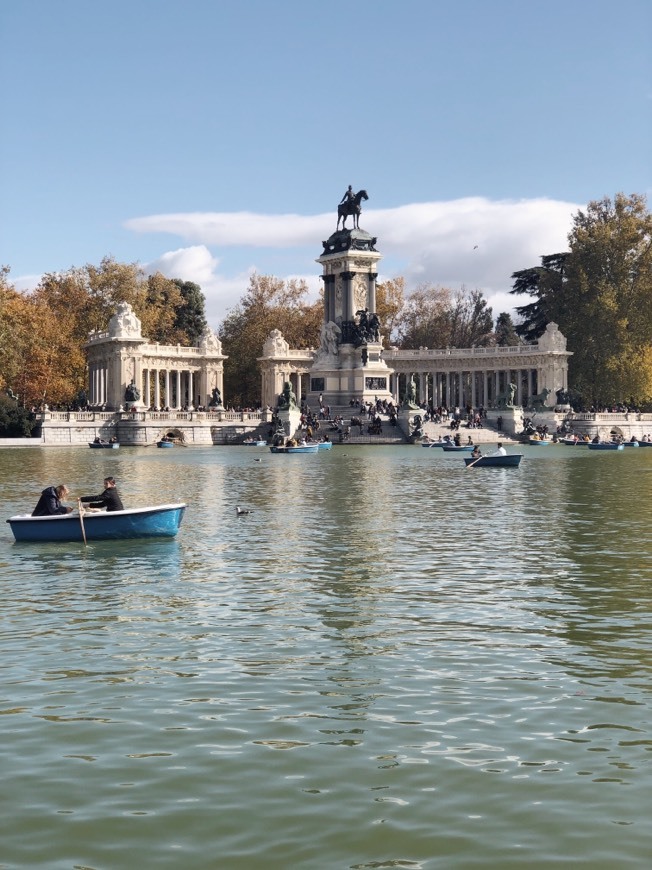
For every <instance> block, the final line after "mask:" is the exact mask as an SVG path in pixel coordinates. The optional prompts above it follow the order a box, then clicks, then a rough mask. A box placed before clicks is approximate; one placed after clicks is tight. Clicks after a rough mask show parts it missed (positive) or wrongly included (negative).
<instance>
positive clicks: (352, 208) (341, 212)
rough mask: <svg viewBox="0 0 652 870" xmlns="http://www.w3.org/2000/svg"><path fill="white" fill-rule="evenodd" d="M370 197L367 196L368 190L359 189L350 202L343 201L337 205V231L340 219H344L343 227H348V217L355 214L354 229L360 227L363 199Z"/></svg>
mask: <svg viewBox="0 0 652 870" xmlns="http://www.w3.org/2000/svg"><path fill="white" fill-rule="evenodd" d="M363 199H369V197H368V196H367V191H366V190H359V191H358V192H357V193H356V194H355V196H354V197H353V199H352V200H350V201H349V202H341V203H340V204H339V205H338V207H337V227H336V230H335V231H336V232H337V230H339V228H340V220H341V221H342V229H343V230H344V229H346V219H347V217H348V216H349V215H353V229H354V230H359V229H360V212H361V211H362V206H361V205H360V202H361V200H363Z"/></svg>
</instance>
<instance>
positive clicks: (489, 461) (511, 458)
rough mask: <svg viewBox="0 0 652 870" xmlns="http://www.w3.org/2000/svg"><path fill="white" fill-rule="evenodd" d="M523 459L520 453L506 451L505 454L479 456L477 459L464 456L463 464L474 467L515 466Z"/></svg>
mask: <svg viewBox="0 0 652 870" xmlns="http://www.w3.org/2000/svg"><path fill="white" fill-rule="evenodd" d="M521 459H523V454H522V453H508V454H507V456H481V457H480V458H479V459H472V458H470V457H467V456H465V457H464V464H465V465H471V464H472V463H473V467H474V468H517V467H518V465H519V464H520V462H521Z"/></svg>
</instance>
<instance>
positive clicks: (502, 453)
mask: <svg viewBox="0 0 652 870" xmlns="http://www.w3.org/2000/svg"><path fill="white" fill-rule="evenodd" d="M489 455H490V456H507V451H506V450H505V448H504V447H503V445H502V442H501V441H499V442H498V449H497V450H494V452H493V453H490V454H489Z"/></svg>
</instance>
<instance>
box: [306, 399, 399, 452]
mask: <svg viewBox="0 0 652 870" xmlns="http://www.w3.org/2000/svg"><path fill="white" fill-rule="evenodd" d="M313 411H314V409H313ZM330 413H331V418H332V419H334V418H335V417H342V419H343V423H342V425H341V427H340V428H341V429H342V434H341V435H340V434H339V433H338V432H337V431H336V430H335V429H331V421H330V420H325V421H320V426H319V430H318V434H319V435H328V437H329V438H330V439H331V441H332V442H333V443H334V444H405V443H407V441H408V439H407V438H406V437H405V434H404V432H403V430H402V429H401V426H400V424H399V425H397V426H392V424H391V423H390V422H389V417H388V416H386V415H385V414H381V415H380V419H381V421H382V432H381V433H380V434H377V433H371V432H369V419H368V417H367V415H366V414H364V415H363V414H361V413H360V409H359V408H356V407H351V406H350V405H338V406H335V405H331V406H330ZM354 417H359V418H360V420H362V424H363V426H362V434H360V428H359V427H358V426H357V425H356V426H354V425H352V423H351V420H352V419H353V418H354Z"/></svg>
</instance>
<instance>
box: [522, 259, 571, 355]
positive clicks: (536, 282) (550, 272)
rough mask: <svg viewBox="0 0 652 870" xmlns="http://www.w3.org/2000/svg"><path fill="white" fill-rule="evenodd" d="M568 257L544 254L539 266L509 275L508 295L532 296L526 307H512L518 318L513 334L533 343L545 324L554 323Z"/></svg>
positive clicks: (561, 297)
mask: <svg viewBox="0 0 652 870" xmlns="http://www.w3.org/2000/svg"><path fill="white" fill-rule="evenodd" d="M569 256H570V255H569V254H568V253H563V254H548V255H546V256H544V257H541V265H540V266H534V267H533V268H531V269H522V270H521V271H520V272H514V273H513V275H512V279H513V280H514V284H513V285H512V290H510V293H514V294H519V295H520V294H527V295H528V296H532V297H534V301H533V302H530V303H529V304H528V305H520V306H517V307H516V313H517V314H518V316H519V318H520V320H519V323H518V325H517V326H516V333H517V334H518V335H520V336H521V338H523V339H524V340H525V341H536V340H537V339H538V338H539V336H541V335H543V333H544V332H545V330H546V325H547V324H548V323H550V322H551V321H555V322H557V321H556V320H555V318H556V317H557V316H558V314H557V310H558V308H559V307H560V306H561V305H562V300H563V299H564V269H565V267H566V264H567V261H568V258H569Z"/></svg>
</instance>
